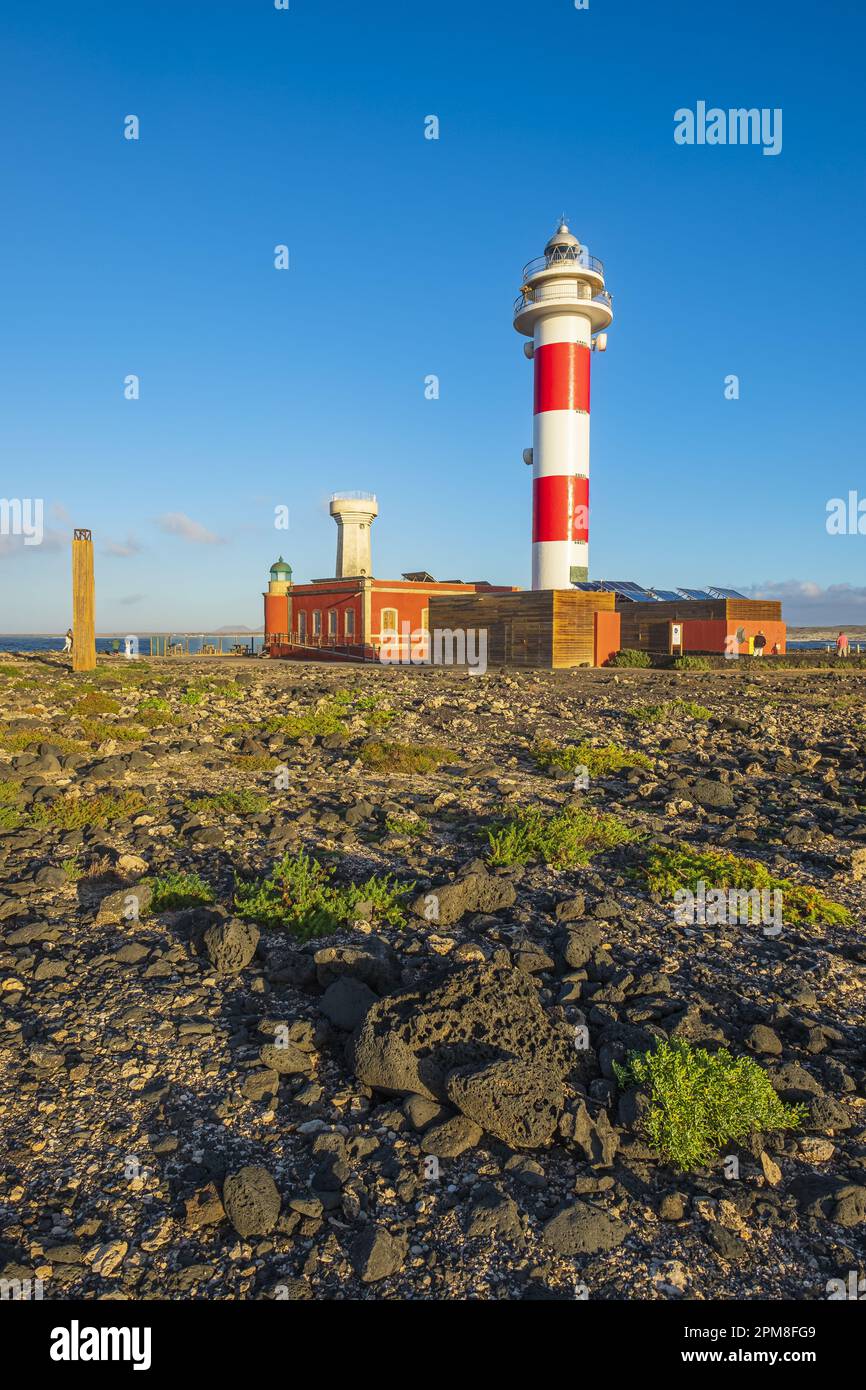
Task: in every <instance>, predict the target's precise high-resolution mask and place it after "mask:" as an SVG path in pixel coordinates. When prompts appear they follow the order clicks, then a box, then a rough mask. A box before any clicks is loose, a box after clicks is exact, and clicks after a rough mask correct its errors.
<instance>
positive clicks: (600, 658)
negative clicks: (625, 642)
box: [593, 610, 622, 666]
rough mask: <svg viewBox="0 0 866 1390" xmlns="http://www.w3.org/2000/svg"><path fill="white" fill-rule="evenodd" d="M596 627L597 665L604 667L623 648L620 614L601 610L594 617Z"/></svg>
mask: <svg viewBox="0 0 866 1390" xmlns="http://www.w3.org/2000/svg"><path fill="white" fill-rule="evenodd" d="M593 622H594V625H595V665H596V666H603V665H604V663H605V662H606V661H609V660H610V658H611V657H612V656H613V655H614V654H615V653H616V652H618V651H619V649H620V647H621V646H622V642H621V640H620V635H619V628H620V622H619V614H618V613H613V612H610V613H608V612H604V611H603V610H600V611H599V612H597V613H595V614H594V615H593Z"/></svg>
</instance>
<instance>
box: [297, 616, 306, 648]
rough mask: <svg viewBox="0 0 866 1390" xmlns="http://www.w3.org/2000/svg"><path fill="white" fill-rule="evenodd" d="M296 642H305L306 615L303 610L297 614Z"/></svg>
mask: <svg viewBox="0 0 866 1390" xmlns="http://www.w3.org/2000/svg"><path fill="white" fill-rule="evenodd" d="M298 640H299V641H301V642H306V640H307V615H306V613H305V612H304V610H303V609H301V611H300V613H299V614H298Z"/></svg>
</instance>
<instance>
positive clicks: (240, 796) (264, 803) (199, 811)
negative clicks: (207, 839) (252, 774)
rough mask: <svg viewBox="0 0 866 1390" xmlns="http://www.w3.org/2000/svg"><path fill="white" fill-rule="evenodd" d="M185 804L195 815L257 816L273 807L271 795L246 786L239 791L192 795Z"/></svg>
mask: <svg viewBox="0 0 866 1390" xmlns="http://www.w3.org/2000/svg"><path fill="white" fill-rule="evenodd" d="M184 804H185V805H186V808H187V810H188V811H191V812H192V814H193V815H194V816H257V815H261V814H262V812H263V811H268V810H270V809H271V799H270V797H269V796H266V795H265V794H264V792H255V791H251V790H250V789H248V788H246V787H243V788H241V789H240V790H239V791H227V792H215V793H214V794H213V795H205V796H191V797H188V798H187V800H186V802H185V803H184Z"/></svg>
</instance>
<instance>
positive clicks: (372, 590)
mask: <svg viewBox="0 0 866 1390" xmlns="http://www.w3.org/2000/svg"><path fill="white" fill-rule="evenodd" d="M331 515H332V516H333V518H334V520H335V521H336V523H337V528H338V535H337V574H336V576H335V578H333V579H314V580H312V581H311V582H310V583H308V584H295V583H293V581H292V568H291V565H288V564H287V563H286V561H285V560H284V559H283V557H282V556H280V558H279V559H278V560H277V561H275V563H274V564H273V566H272V567H271V574H270V582H269V584H268V590H267V593H265V594H264V595H263V598H264V603H265V623H264V630H265V640H264V649H265V651H266V652H267V653H268V654H269V655H270V656H283V657H306V658H308V659H309V658H310V657H320V658H321V659H323V660H327V659H329V658H330V659H333V660H340V659H341V658H342V659H344V660H345V659H346V658H356V659H357V658H358V657H369V658H375V657H377V656H378V654H379V652H380V649H381V647H382V645H383V643H387V648H388V651H389V652H390V654H391V656H392V658H394V657H399V656H400V655H402V656H404V657H407V656H409V655H410V653H412V652H413V651H414V653H415V654H416V656H417V655H419V654H420V652H419V647H420V646H422V645H423V643H424V641H425V639H424V638H423V637H422V634H424V633H426V632H428V631H429V617H430V599H431V598H432V596H433V595H434V594H475V593H516V592H517V590H516V589H514V588H512V587H510V586H503V585H495V584H488V583H487V582H486V581H485V580H476V581H472V582H470V583H463V581H462V580H459V579H454V580H445V581H443V582H441V583H437V581H436V580H435V579H434V578H433V576H432V575H430V574H427V572H426V571H424V570H419V571H417V572H410V573H407V574H404V575H403V577H402V578H401V579H374V578H373V576H372V575H371V574H370V568H371V565H370V527H371V525H372V523H373V520H374V519H375V517H376V516H377V515H378V505H377V502H376V498H375V497H374V496H373V495H372V494H371V493H356V492H340V493H335V494H334V496H333V497H332V498H331Z"/></svg>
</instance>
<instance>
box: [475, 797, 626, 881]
mask: <svg viewBox="0 0 866 1390" xmlns="http://www.w3.org/2000/svg"><path fill="white" fill-rule="evenodd" d="M486 834H487V840H488V844H489V846H490V848H489V852H488V859H489V861H490V863H491V864H497V865H506V864H531V863H533V862H537V861H538V860H541V861H542V862H543V863H545V864H552V865H554V866H555V867H557V868H563V869H565V868H577V867H580V866H582V865H585V864H588V863H589V861H590V860H591V859H592V858H593V856H594V855H596V854H600V853H601V852H602V851H603V850H607V849H614V848H615V847H616V846H617V845H625V844H628V843H630V842H631V841H632V840H636V839H637V838H638V835H639V832H638V831H636V830H633V829H632V828H631V827H630V826H628V825H626V824H625V822H624V821H622V820H620V819H619V817H618V816H613V815H603V814H600V813H595V812H592V811H587V810H582V809H578V808H574V807H566V809H565V810H563V811H559V812H557V813H556V814H554V815H548V814H546V813H545V812H544V811H542V810H540V809H539V808H538V807H536V806H529V807H525V808H522V809H519V810H517V811H516V812H514V814H513V815H512V816H510V817H509V818H508V819H506V820H502V821H500V822H498V823H497V824H495V825H493V826H491V827H490V828H489V829H488V830H487V832H486Z"/></svg>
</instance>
